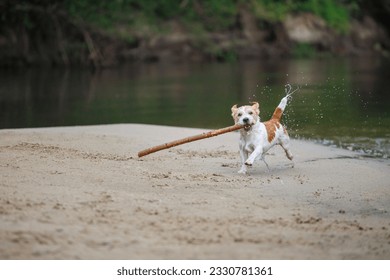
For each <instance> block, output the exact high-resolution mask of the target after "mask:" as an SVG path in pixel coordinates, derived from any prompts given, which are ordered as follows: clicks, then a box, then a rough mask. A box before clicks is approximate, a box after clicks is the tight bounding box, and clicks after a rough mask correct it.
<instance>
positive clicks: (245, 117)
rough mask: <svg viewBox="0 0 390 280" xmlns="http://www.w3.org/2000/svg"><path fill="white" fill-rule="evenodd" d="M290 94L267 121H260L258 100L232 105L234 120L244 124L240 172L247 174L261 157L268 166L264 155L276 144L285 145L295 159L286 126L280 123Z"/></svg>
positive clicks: (284, 147) (288, 155)
mask: <svg viewBox="0 0 390 280" xmlns="http://www.w3.org/2000/svg"><path fill="white" fill-rule="evenodd" d="M290 95H291V94H287V96H286V97H284V98H283V99H282V100H281V101H280V104H279V106H278V107H277V108H276V109H275V111H274V113H273V115H272V117H271V119H270V120H269V121H266V122H260V117H259V114H260V109H259V103H257V102H254V103H252V105H247V106H241V107H239V108H237V105H234V106H233V107H232V116H233V119H234V122H235V123H236V124H241V125H243V126H244V128H242V129H240V134H241V135H240V156H241V161H242V166H241V169H240V170H239V171H238V173H243V174H245V173H246V172H247V166H252V164H253V162H254V161H255V159H256V158H261V159H262V160H263V161H264V163H265V164H266V166H267V168H268V164H267V163H266V161H265V160H264V155H265V153H266V152H267V151H268V150H269V149H270V148H272V147H273V146H275V145H276V144H279V145H281V146H282V147H283V149H284V150H285V152H286V156H287V158H288V159H289V160H292V159H293V155H292V154H291V152H290V137H289V136H288V133H287V130H286V128H285V127H284V126H283V125H282V124H281V123H280V119H281V117H282V115H283V111H284V109H285V108H286V105H287V101H288V98H289V96H290ZM268 169H269V168H268Z"/></svg>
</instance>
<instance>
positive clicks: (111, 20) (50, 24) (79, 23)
mask: <svg viewBox="0 0 390 280" xmlns="http://www.w3.org/2000/svg"><path fill="white" fill-rule="evenodd" d="M11 2H12V1H11ZM11 2H10V3H6V4H0V18H1V19H2V25H1V27H0V66H8V67H15V66H23V67H24V66H29V65H62V66H70V65H82V66H92V67H95V68H99V67H108V66H115V65H119V64H121V63H124V62H129V61H131V62H155V61H169V62H178V61H180V62H181V61H236V60H253V59H264V58H278V57H283V58H286V57H315V56H321V57H323V56H325V57H329V56H385V57H388V56H389V49H390V38H389V29H388V15H389V13H390V11H389V8H388V5H387V4H386V1H376V2H375V4H372V3H371V2H372V1H348V3H344V4H339V3H338V1H311V0H304V1H287V2H286V3H284V2H283V1H281V2H275V1H266V0H253V1H248V2H245V1H244V2H241V1H235V0H227V1H223V2H221V1H213V0H208V1H179V2H178V1H173V0H172V1H164V2H156V1H142V2H139V1H132V0H126V1H117V2H107V3H106V2H102V3H96V1H91V0H82V1H66V2H65V3H63V1H51V2H50V3H46V2H45V3H38V2H36V1H35V2H36V3H35V2H34V1H33V2H31V1H22V2H21V3H19V2H17V3H11Z"/></svg>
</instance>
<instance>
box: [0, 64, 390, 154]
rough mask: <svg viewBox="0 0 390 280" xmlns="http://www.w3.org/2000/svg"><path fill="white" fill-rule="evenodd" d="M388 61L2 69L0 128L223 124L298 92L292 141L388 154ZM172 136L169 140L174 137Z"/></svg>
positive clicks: (288, 117) (288, 119) (269, 108)
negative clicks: (237, 108)
mask: <svg viewBox="0 0 390 280" xmlns="http://www.w3.org/2000/svg"><path fill="white" fill-rule="evenodd" d="M389 82H390V60H388V59H387V60H386V59H383V58H366V59H362V58H359V59H356V58H355V59H340V58H328V59H306V60H268V61H246V62H236V63H191V64H164V63H152V64H130V65H123V66H120V67H116V68H110V69H103V70H99V71H91V70H88V69H57V68H56V69H52V68H39V69H36V68H35V69H27V70H24V69H12V70H11V69H7V70H4V69H3V70H0V128H22V127H47V126H69V125H91V124H112V123H147V124H160V125H170V126H187V127H201V128H208V129H212V128H220V127H225V126H229V125H231V124H233V120H232V118H231V116H230V114H231V112H230V108H231V106H232V105H233V104H236V103H238V104H239V105H241V104H247V103H249V102H251V101H258V102H259V103H260V109H261V113H260V116H261V118H262V120H267V118H269V117H270V116H271V115H272V112H273V110H274V108H275V106H277V105H278V103H279V101H280V99H281V98H282V97H283V96H284V85H285V84H287V83H290V84H291V85H293V86H294V87H297V86H299V87H300V90H299V91H297V92H296V93H295V94H294V96H293V99H292V101H291V102H290V103H289V105H288V106H287V109H286V112H285V116H284V123H285V124H286V125H287V127H288V129H289V132H290V135H291V136H292V137H293V138H306V139H312V140H314V141H317V142H320V143H322V144H325V145H331V146H338V147H342V148H345V149H349V150H356V151H359V152H361V153H362V156H369V157H371V156H372V157H377V158H384V159H387V158H388V157H389V155H390V114H389V105H390V91H389ZM172 140H173V139H172Z"/></svg>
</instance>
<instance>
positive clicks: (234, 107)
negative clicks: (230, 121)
mask: <svg viewBox="0 0 390 280" xmlns="http://www.w3.org/2000/svg"><path fill="white" fill-rule="evenodd" d="M237 109H238V108H237V104H235V105H233V107H232V115H234V113H235V112H237Z"/></svg>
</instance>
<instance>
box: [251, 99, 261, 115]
mask: <svg viewBox="0 0 390 280" xmlns="http://www.w3.org/2000/svg"><path fill="white" fill-rule="evenodd" d="M259 107H260V106H259V103H258V102H252V108H253V111H255V113H256V115H258V114H260V108H259Z"/></svg>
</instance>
